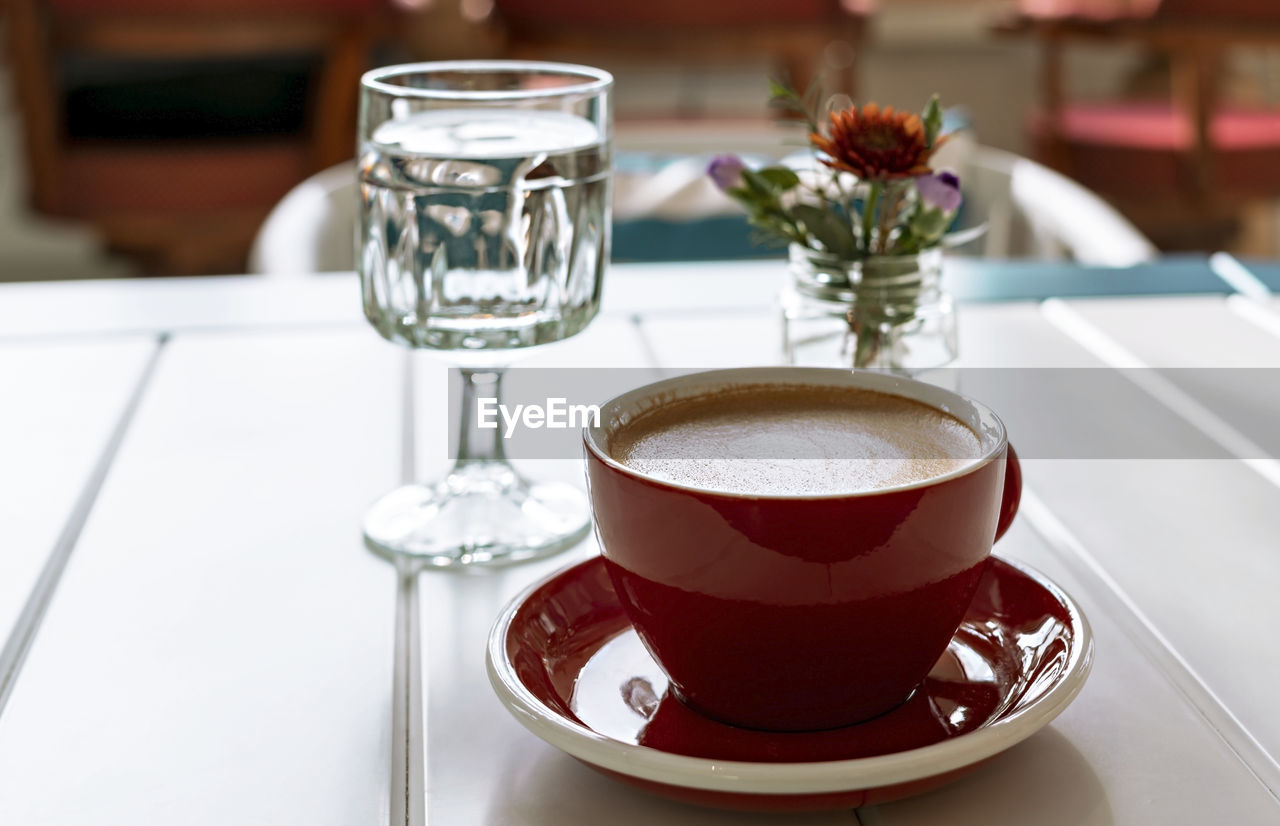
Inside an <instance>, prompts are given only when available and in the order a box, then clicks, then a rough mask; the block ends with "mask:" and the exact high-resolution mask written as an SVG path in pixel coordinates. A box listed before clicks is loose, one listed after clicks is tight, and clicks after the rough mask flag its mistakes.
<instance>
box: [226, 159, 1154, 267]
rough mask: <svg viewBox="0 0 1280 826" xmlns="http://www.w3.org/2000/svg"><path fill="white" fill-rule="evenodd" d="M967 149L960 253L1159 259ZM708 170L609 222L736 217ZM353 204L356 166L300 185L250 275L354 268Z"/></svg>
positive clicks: (643, 190)
mask: <svg viewBox="0 0 1280 826" xmlns="http://www.w3.org/2000/svg"><path fill="white" fill-rule="evenodd" d="M964 144H965V142H964V141H963V140H956V141H952V142H951V144H949V145H948V152H949V154H948V156H947V157H944V158H940V159H939V161H940V163H939V165H943V164H948V163H950V164H952V165H954V166H956V167H958V168H959V169H960V179H961V183H962V186H963V188H964V191H965V208H964V215H966V216H970V219H971V220H975V221H984V222H986V224H987V231H986V234H985V235H984V236H983V237H982V238H980V239H979V240H978V241H976V242H974V243H971V244H968V245H966V246H965V247H964V248H963V250H962V251H963V252H964V253H968V254H973V255H981V256H983V257H986V258H1032V259H1040V260H1064V259H1065V260H1073V261H1076V262H1079V263H1081V264H1086V265H1091V266H1113V267H1123V266H1128V265H1131V264H1137V263H1140V262H1142V261H1149V260H1151V259H1152V258H1155V257H1156V255H1157V250H1156V248H1155V246H1153V245H1152V243H1151V242H1150V241H1148V240H1147V239H1146V238H1145V237H1143V235H1142V233H1140V232H1139V231H1138V230H1137V229H1136V228H1135V227H1134V226H1133V224H1131V223H1130V222H1129V221H1128V220H1127V219H1126V218H1125V217H1124V216H1122V215H1121V214H1120V213H1119V212H1117V211H1116V210H1115V209H1114V208H1112V207H1111V206H1110V205H1109V204H1107V203H1106V202H1105V201H1103V200H1102V199H1101V198H1099V197H1098V196H1097V195H1095V194H1093V193H1092V192H1090V191H1089V190H1087V189H1085V188H1083V187H1082V186H1080V185H1079V184H1077V183H1075V182H1074V181H1072V180H1071V179H1069V178H1066V177H1064V176H1062V175H1059V174H1058V173H1057V172H1054V171H1053V170H1051V169H1049V168H1048V167H1045V166H1043V165H1041V164H1038V163H1036V162H1034V161H1031V160H1028V159H1026V158H1023V157H1020V156H1018V155H1014V154H1012V153H1009V152H1004V151H1002V150H999V149H992V148H990V147H985V146H975V145H973V144H972V143H969V144H968V145H967V146H965V145H964ZM705 168H706V159H705V158H697V159H695V158H683V159H679V160H675V161H672V162H671V163H670V164H668V165H666V166H664V167H663V168H662V169H661V170H659V171H657V172H656V173H653V174H644V175H623V174H619V175H618V176H616V182H615V193H614V195H615V198H614V219H615V220H616V221H623V220H629V219H635V218H643V217H658V218H667V219H671V220H697V219H698V218H699V217H710V216H713V215H727V214H728V215H731V214H735V213H736V212H738V207H737V205H736V204H734V203H733V202H732V201H730V200H729V199H728V198H726V197H725V196H724V195H723V193H721V192H719V191H718V190H716V189H715V187H714V186H713V185H712V183H711V182H710V180H709V179H708V178H707V176H706V174H705ZM357 197H358V196H357V193H356V169H355V162H354V161H352V162H349V163H344V164H340V165H339V166H335V167H331V168H330V169H326V170H324V171H323V172H320V173H317V174H316V175H313V176H312V177H310V178H308V179H307V180H306V181H304V182H303V183H301V184H299V185H298V186H297V187H296V188H294V189H293V190H292V191H291V192H289V194H288V195H286V196H285V197H284V199H283V200H281V201H280V203H279V204H277V205H276V207H275V208H274V209H273V210H272V211H271V214H270V215H269V216H268V217H267V220H266V221H265V222H264V223H263V225H262V228H261V230H260V231H259V233H258V236H257V239H256V240H255V242H254V245H253V250H252V252H251V254H250V261H249V267H250V272H255V273H270V274H273V275H285V276H287V275H299V274H305V273H316V272H336V271H342V270H350V269H352V268H353V267H354V266H355V260H356V259H355V221H356V207H357Z"/></svg>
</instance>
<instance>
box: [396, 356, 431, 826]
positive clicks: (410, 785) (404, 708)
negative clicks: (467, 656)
mask: <svg viewBox="0 0 1280 826" xmlns="http://www.w3.org/2000/svg"><path fill="white" fill-rule="evenodd" d="M403 363H404V374H403V380H402V381H401V387H402V388H403V396H402V401H401V406H400V413H401V425H400V481H401V483H403V484H409V483H411V482H413V481H414V479H415V477H416V473H417V470H416V461H415V459H416V456H417V428H416V426H415V416H416V412H417V411H416V406H415V404H414V395H415V389H416V386H417V385H416V379H415V366H416V365H415V358H414V351H413V350H410V349H406V350H405V351H404V359H403ZM419 571H420V568H418V567H417V566H415V565H413V564H412V562H411V561H410V560H408V559H405V558H401V559H398V560H396V616H395V624H396V630H395V652H394V656H395V664H394V667H393V669H392V687H391V806H390V809H389V817H388V821H389V823H390V826H425V824H426V822H427V819H426V771H427V766H426V748H425V745H424V741H425V739H426V725H425V720H424V717H423V705H422V700H423V690H424V686H423V685H422V637H421V630H420V628H421V622H420V619H419V607H418V574H419Z"/></svg>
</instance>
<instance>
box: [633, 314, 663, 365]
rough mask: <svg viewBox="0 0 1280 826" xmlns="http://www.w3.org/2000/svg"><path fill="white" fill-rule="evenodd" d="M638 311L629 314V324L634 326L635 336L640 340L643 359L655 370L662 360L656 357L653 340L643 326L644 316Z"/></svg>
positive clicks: (656, 352)
mask: <svg viewBox="0 0 1280 826" xmlns="http://www.w3.org/2000/svg"><path fill="white" fill-rule="evenodd" d="M646 315H648V314H647V313H646V314H644V315H642V314H640V313H633V314H632V315H631V325H632V327H634V328H635V332H636V338H637V339H638V340H639V341H640V350H641V352H643V353H644V358H645V361H647V362H649V366H651V367H653V368H654V369H655V370H660V369H661V368H662V360H661V359H659V358H658V351H657V350H655V349H654V347H653V342H652V341H650V339H649V331H648V329H647V328H646V327H645V316H646Z"/></svg>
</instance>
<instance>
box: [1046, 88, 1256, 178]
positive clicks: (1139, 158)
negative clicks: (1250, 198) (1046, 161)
mask: <svg viewBox="0 0 1280 826" xmlns="http://www.w3.org/2000/svg"><path fill="white" fill-rule="evenodd" d="M1045 127H1046V124H1045V122H1044V120H1043V118H1040V119H1038V121H1037V122H1036V123H1034V124H1033V132H1034V133H1035V134H1036V135H1037V137H1038V138H1039V139H1040V141H1041V145H1042V147H1044V146H1045V145H1046V144H1045V139H1046V137H1047V134H1048V130H1047V129H1046V128H1045ZM1210 134H1211V139H1212V152H1213V159H1214V161H1213V163H1214V167H1215V169H1214V186H1217V187H1219V188H1221V189H1223V190H1229V191H1231V192H1239V193H1245V194H1274V193H1280V112H1272V111H1264V110H1249V109H1224V110H1222V111H1221V112H1219V113H1218V114H1217V115H1216V116H1215V117H1214V119H1213V123H1212V125H1211V130H1210ZM1061 135H1062V138H1063V140H1064V142H1065V144H1066V150H1067V152H1068V159H1067V160H1068V161H1069V163H1070V165H1071V168H1070V172H1071V174H1072V176H1073V177H1075V178H1077V179H1078V180H1080V181H1081V182H1082V183H1084V184H1085V185H1086V186H1089V187H1090V188H1091V189H1095V190H1096V191H1098V192H1102V193H1104V194H1120V195H1145V194H1150V193H1152V192H1164V193H1169V192H1180V191H1187V190H1188V187H1189V184H1190V181H1189V179H1188V172H1187V169H1188V159H1189V153H1190V151H1191V148H1192V142H1193V140H1192V139H1193V132H1192V128H1191V123H1190V121H1189V120H1188V119H1187V118H1186V117H1184V116H1183V115H1181V114H1180V113H1179V112H1177V111H1176V110H1175V109H1173V107H1172V106H1169V105H1165V104H1145V103H1131V104H1078V105H1074V106H1070V107H1067V108H1066V109H1065V110H1064V111H1063V113H1062V120H1061Z"/></svg>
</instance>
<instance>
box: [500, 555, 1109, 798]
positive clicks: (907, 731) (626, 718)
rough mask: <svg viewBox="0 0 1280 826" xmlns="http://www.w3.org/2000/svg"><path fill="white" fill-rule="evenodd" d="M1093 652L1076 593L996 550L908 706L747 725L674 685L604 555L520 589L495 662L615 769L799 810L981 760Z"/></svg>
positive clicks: (552, 720)
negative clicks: (834, 723)
mask: <svg viewBox="0 0 1280 826" xmlns="http://www.w3.org/2000/svg"><path fill="white" fill-rule="evenodd" d="M1091 652H1092V639H1091V635H1090V631H1089V626H1088V623H1087V622H1086V621H1085V619H1084V617H1083V615H1082V614H1081V613H1080V611H1079V609H1078V608H1077V607H1076V605H1075V604H1074V603H1073V602H1072V601H1071V600H1070V598H1069V597H1067V595H1066V594H1064V593H1063V592H1062V591H1061V590H1060V589H1059V588H1058V587H1057V586H1055V585H1054V584H1053V583H1051V582H1050V581H1049V580H1048V579H1047V578H1045V577H1044V576H1043V575H1042V574H1039V573H1037V572H1034V571H1032V570H1031V569H1029V568H1026V567H1024V566H1021V565H1015V564H1014V563H1011V562H1006V561H1004V560H1000V559H996V558H994V557H993V558H992V559H991V561H990V563H988V566H987V570H986V572H985V573H984V575H983V578H982V580H981V583H980V585H979V588H978V594H977V596H976V597H975V598H974V601H973V605H972V606H971V607H970V609H969V613H968V614H967V615H966V617H965V621H964V624H963V625H962V626H961V628H960V630H959V631H958V632H957V633H956V636H955V637H954V638H953V639H952V641H951V645H950V646H949V647H948V649H947V652H946V653H945V654H944V655H943V656H942V658H941V659H940V660H939V661H938V663H937V665H935V666H934V668H933V671H932V672H930V674H929V676H928V677H927V678H926V680H925V682H924V683H923V684H922V685H921V686H920V688H919V689H917V690H916V693H915V694H914V695H913V696H912V697H911V699H910V700H908V701H907V702H906V703H905V704H903V705H902V706H900V707H898V708H897V709H895V710H893V711H891V712H889V713H887V714H885V715H883V716H881V717H878V718H876V719H874V720H871V721H869V722H866V723H862V724H860V725H856V726H849V727H847V728H842V729H833V730H830V731H821V732H809V733H801V734H780V733H775V732H762V731H753V730H748V729H740V728H736V727H733V726H729V725H726V724H724V723H719V722H716V721H714V720H711V719H708V718H705V717H702V716H701V715H699V714H697V713H695V712H693V711H691V710H689V709H688V708H687V707H685V706H684V705H683V704H682V703H681V702H680V701H679V700H677V699H676V698H675V697H674V696H672V695H670V694H668V693H667V679H666V677H665V676H664V675H663V673H662V671H661V670H660V669H659V668H658V666H657V664H656V663H655V662H654V661H653V658H652V657H650V656H649V653H648V651H646V650H645V648H644V646H643V645H642V644H641V643H640V640H639V638H638V637H637V636H636V633H635V631H634V630H633V629H632V628H631V624H630V623H629V622H628V621H627V618H626V615H625V614H624V613H623V610H622V606H621V605H620V604H619V602H618V600H617V597H616V595H615V594H614V591H613V585H612V583H611V582H610V580H609V577H608V574H607V573H606V572H605V568H604V564H603V562H602V560H600V559H599V558H596V559H591V560H588V561H586V562H583V563H580V564H578V565H575V566H573V567H571V568H568V569H566V570H564V571H561V572H560V573H558V574H555V575H554V576H552V577H551V578H550V579H548V580H546V581H545V582H543V583H541V584H539V585H537V586H535V587H534V588H532V589H530V590H529V591H527V592H526V593H525V594H523V595H522V596H521V597H519V598H517V599H516V600H515V601H513V602H512V603H511V605H509V606H508V607H507V609H506V610H505V611H504V612H503V614H502V616H501V617H500V618H499V619H498V622H497V624H496V625H495V626H494V629H493V633H492V634H491V636H490V640H489V652H488V664H489V678H490V682H491V683H492V684H493V686H494V689H495V690H496V691H497V693H498V696H499V698H500V699H501V700H502V702H503V704H504V705H506V706H507V708H508V710H509V711H511V713H512V714H513V715H515V717H516V719H518V720H519V721H520V722H521V723H522V724H524V725H525V726H526V727H527V728H529V729H530V730H531V731H533V732H534V733H535V734H537V735H538V736H539V737H542V738H543V739H544V740H546V741H547V742H549V743H551V744H552V745H554V746H556V747H558V748H560V749H562V750H564V751H566V752H568V753H569V754H571V755H573V756H574V757H576V758H578V759H579V760H582V761H583V762H584V763H586V764H588V765H590V766H592V767H593V768H595V769H598V770H599V771H602V772H604V773H605V774H608V775H611V776H613V777H616V778H618V779H620V780H623V781H625V782H628V783H631V784H633V785H637V786H640V787H642V788H645V789H648V790H650V791H653V792H656V793H658V794H662V795H665V796H668V797H673V798H676V799H679V800H685V801H689V802H694V803H700V804H703V805H712V806H719V807H725V808H736V809H756V810H791V811H798V810H811V809H843V808H852V807H856V806H862V805H868V804H871V803H880V802H884V801H887V800H893V799H897V798H901V797H906V796H908V795H912V794H917V793H919V792H922V791H925V790H927V789H932V788H935V787H937V786H939V785H942V784H943V783H946V782H948V781H950V780H953V779H955V778H957V777H959V776H961V775H963V774H965V773H967V772H968V771H971V770H972V769H974V768H976V767H977V766H978V765H979V764H980V763H982V762H983V761H985V760H987V759H989V758H990V757H992V756H994V755H996V754H998V753H1000V752H1001V751H1004V750H1005V749H1007V748H1009V747H1010V746H1012V745H1013V744H1015V743H1017V742H1019V741H1021V740H1023V739H1025V738H1026V737H1028V736H1030V735H1031V734H1033V733H1034V732H1035V731H1037V730H1038V729H1040V728H1041V727H1043V726H1044V725H1045V724H1047V723H1048V722H1049V721H1050V720H1052V719H1053V718H1054V717H1055V716H1057V714H1058V713H1059V712H1060V711H1061V710H1062V709H1063V708H1064V707H1066V705H1067V704H1068V703H1069V702H1070V701H1071V700H1072V699H1073V698H1074V697H1075V695H1076V694H1077V693H1078V692H1079V690H1080V687H1081V686H1082V685H1083V683H1084V680H1085V678H1086V676H1087V675H1088V671H1089V665H1090V659H1091Z"/></svg>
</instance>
